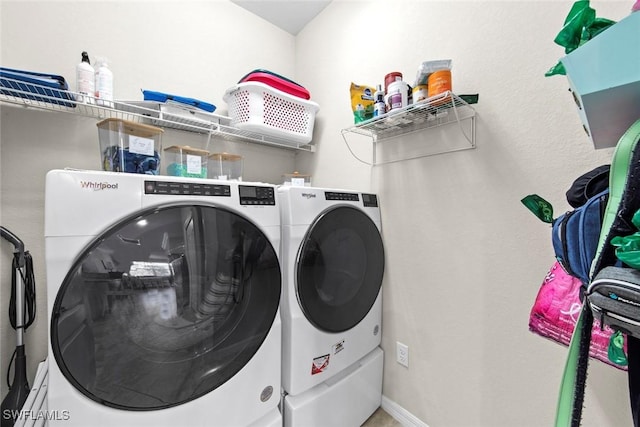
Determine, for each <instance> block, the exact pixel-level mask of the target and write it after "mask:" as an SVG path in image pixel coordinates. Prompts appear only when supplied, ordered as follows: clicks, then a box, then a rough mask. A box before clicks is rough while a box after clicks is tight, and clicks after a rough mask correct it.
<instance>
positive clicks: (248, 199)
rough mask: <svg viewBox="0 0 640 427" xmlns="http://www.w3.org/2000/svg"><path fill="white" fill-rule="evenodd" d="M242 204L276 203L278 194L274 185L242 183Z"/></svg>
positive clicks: (272, 204)
mask: <svg viewBox="0 0 640 427" xmlns="http://www.w3.org/2000/svg"><path fill="white" fill-rule="evenodd" d="M238 188H239V190H240V204H241V205H269V206H274V205H275V204H276V196H275V191H274V189H273V187H259V186H255V185H240V186H239V187H238Z"/></svg>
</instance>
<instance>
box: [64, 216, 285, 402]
mask: <svg viewBox="0 0 640 427" xmlns="http://www.w3.org/2000/svg"><path fill="white" fill-rule="evenodd" d="M280 281H281V279H280V267H279V264H278V259H277V254H276V252H275V250H274V248H273V247H272V246H271V244H270V242H269V240H268V239H267V237H266V236H265V235H264V234H263V233H262V232H261V231H260V230H259V229H258V228H257V227H256V226H255V225H254V224H252V223H251V222H249V221H247V220H246V219H244V218H243V217H241V216H239V215H236V214H235V213H233V212H231V211H228V210H225V209H219V208H214V207H211V206H193V205H189V206H185V205H182V206H172V207H165V208H157V209H153V210H149V211H145V212H143V213H141V214H140V215H137V216H135V217H133V218H128V219H127V220H125V221H122V222H120V223H118V224H116V225H115V226H113V227H112V228H110V229H109V230H108V231H107V232H105V233H104V234H103V235H101V236H99V237H98V238H96V239H95V241H94V242H93V243H92V244H91V245H89V247H88V248H87V249H86V250H84V251H83V253H81V254H80V256H79V257H78V258H77V259H76V261H75V262H74V264H73V266H72V268H71V270H70V271H69V273H68V274H67V276H66V278H65V280H64V282H63V283H62V285H61V287H60V290H59V293H58V295H57V297H56V301H55V306H54V310H53V313H52V319H51V343H52V349H53V354H54V357H55V360H56V362H57V363H58V365H59V366H60V368H61V371H62V373H63V374H64V376H65V377H66V378H67V380H68V381H69V382H70V383H72V384H73V385H74V386H75V387H76V388H77V389H78V390H79V391H80V392H82V393H83V394H84V395H86V396H87V397H89V398H91V399H93V400H95V401H97V402H99V403H101V404H104V405H107V406H111V407H115V408H119V409H127V410H154V409H161V408H167V407H171V406H175V405H179V404H181V403H185V402H188V401H190V400H192V399H196V398H198V397H200V396H202V395H204V394H205V393H208V392H210V391H211V390H214V389H216V388H217V387H219V386H220V385H221V384H223V383H224V382H225V381H228V380H229V379H230V378H231V377H233V376H234V375H235V374H236V373H237V372H238V371H239V370H240V369H242V368H243V366H245V364H246V363H247V362H248V361H249V359H251V358H252V356H253V355H254V354H255V353H256V351H258V349H259V348H260V346H261V345H262V343H263V341H264V340H265V338H266V336H267V334H268V333H269V331H270V329H271V326H272V324H273V322H274V319H275V316H276V314H277V310H278V304H279V300H280V286H281V285H280Z"/></svg>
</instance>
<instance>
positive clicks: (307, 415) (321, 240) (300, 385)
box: [277, 186, 384, 427]
mask: <svg viewBox="0 0 640 427" xmlns="http://www.w3.org/2000/svg"><path fill="white" fill-rule="evenodd" d="M277 195H278V203H279V204H280V212H281V221H282V223H281V225H282V252H281V253H282V268H283V296H282V302H281V313H282V326H283V335H282V345H283V347H282V349H283V354H282V386H283V389H284V393H283V395H284V398H283V410H282V414H283V419H284V425H285V426H288V427H309V426H327V425H340V426H353V427H357V426H360V425H361V424H362V423H363V422H364V421H365V420H366V419H367V418H368V417H369V416H370V415H371V414H372V413H373V412H374V411H375V410H376V409H377V408H378V407H379V406H380V403H381V399H382V362H383V352H382V350H381V349H380V347H379V344H380V341H381V322H382V292H381V285H382V276H383V273H384V247H383V243H382V236H381V223H380V209H379V207H378V199H377V196H376V195H373V194H364V193H358V192H354V191H345V190H335V189H324V188H313V187H296V186H280V187H278V190H277Z"/></svg>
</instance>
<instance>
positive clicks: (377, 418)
mask: <svg viewBox="0 0 640 427" xmlns="http://www.w3.org/2000/svg"><path fill="white" fill-rule="evenodd" d="M362 427H402V424H400V423H399V422H398V421H396V420H395V419H394V418H393V417H392V416H391V415H389V414H387V413H386V412H385V411H384V409H382V408H378V409H377V410H376V412H374V413H373V415H371V416H370V417H369V419H368V420H367V421H365V423H364V424H362Z"/></svg>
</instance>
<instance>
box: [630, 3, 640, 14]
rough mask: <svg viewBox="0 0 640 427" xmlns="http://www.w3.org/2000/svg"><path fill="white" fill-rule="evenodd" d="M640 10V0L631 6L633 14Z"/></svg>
mask: <svg viewBox="0 0 640 427" xmlns="http://www.w3.org/2000/svg"><path fill="white" fill-rule="evenodd" d="M639 10H640V0H636V2H635V3H634V4H633V6H631V13H633V12H637V11H639Z"/></svg>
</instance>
